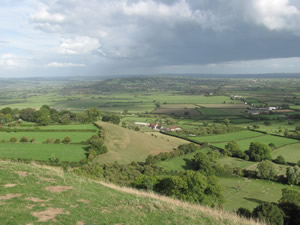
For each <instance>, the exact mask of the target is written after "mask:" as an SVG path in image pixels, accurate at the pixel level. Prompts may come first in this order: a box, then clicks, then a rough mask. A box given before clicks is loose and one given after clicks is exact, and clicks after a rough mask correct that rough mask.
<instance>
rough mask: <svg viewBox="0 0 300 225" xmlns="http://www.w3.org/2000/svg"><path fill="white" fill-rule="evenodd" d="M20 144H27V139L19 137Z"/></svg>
mask: <svg viewBox="0 0 300 225" xmlns="http://www.w3.org/2000/svg"><path fill="white" fill-rule="evenodd" d="M20 142H23V143H26V142H28V139H27V137H24V136H23V137H21V138H20Z"/></svg>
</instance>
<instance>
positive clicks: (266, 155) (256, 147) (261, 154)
mask: <svg viewBox="0 0 300 225" xmlns="http://www.w3.org/2000/svg"><path fill="white" fill-rule="evenodd" d="M246 154H247V155H249V158H250V160H252V161H256V162H260V161H262V160H265V159H268V160H271V150H270V148H269V146H267V145H265V144H262V143H259V142H251V143H250V146H249V150H248V151H246Z"/></svg>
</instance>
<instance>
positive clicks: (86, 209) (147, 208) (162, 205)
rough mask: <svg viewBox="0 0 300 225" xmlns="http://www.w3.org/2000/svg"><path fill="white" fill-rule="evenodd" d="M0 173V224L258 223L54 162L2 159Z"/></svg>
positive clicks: (232, 224) (213, 224)
mask: <svg viewBox="0 0 300 225" xmlns="http://www.w3.org/2000/svg"><path fill="white" fill-rule="evenodd" d="M0 177H1V180H0V218H1V222H0V223H1V224H77V225H83V224H205V225H207V224H212V225H217V224H231V225H234V224H241V225H242V224H243V225H245V224H259V223H257V222H254V221H249V220H246V219H242V218H239V217H237V216H236V215H235V214H231V213H229V212H223V211H219V210H215V209H210V208H207V207H203V206H199V205H191V204H188V203H184V202H181V201H178V200H174V199H171V198H167V197H162V196H158V195H154V194H152V193H146V192H140V191H137V190H134V189H130V188H121V187H118V186H115V185H112V184H107V183H102V182H99V181H93V180H88V179H85V178H83V177H78V176H76V175H74V174H71V173H67V172H66V173H64V172H63V171H62V170H61V169H58V168H54V167H45V166H39V165H36V164H31V165H28V164H21V163H12V162H3V161H1V162H0Z"/></svg>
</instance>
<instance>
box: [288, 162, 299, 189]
mask: <svg viewBox="0 0 300 225" xmlns="http://www.w3.org/2000/svg"><path fill="white" fill-rule="evenodd" d="M286 177H287V180H288V183H289V184H295V185H298V184H300V167H299V166H297V165H296V166H294V167H289V168H287V170H286Z"/></svg>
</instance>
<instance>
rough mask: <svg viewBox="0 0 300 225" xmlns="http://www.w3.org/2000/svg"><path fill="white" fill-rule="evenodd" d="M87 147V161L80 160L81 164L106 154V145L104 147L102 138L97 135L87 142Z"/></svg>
mask: <svg viewBox="0 0 300 225" xmlns="http://www.w3.org/2000/svg"><path fill="white" fill-rule="evenodd" d="M87 143H88V144H89V146H88V147H87V154H86V155H87V159H84V160H82V162H87V161H92V160H93V159H95V158H96V156H97V155H101V154H104V153H106V152H108V149H107V147H106V145H104V142H103V138H101V137H100V136H98V135H93V136H92V137H91V138H90V139H88V140H87Z"/></svg>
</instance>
